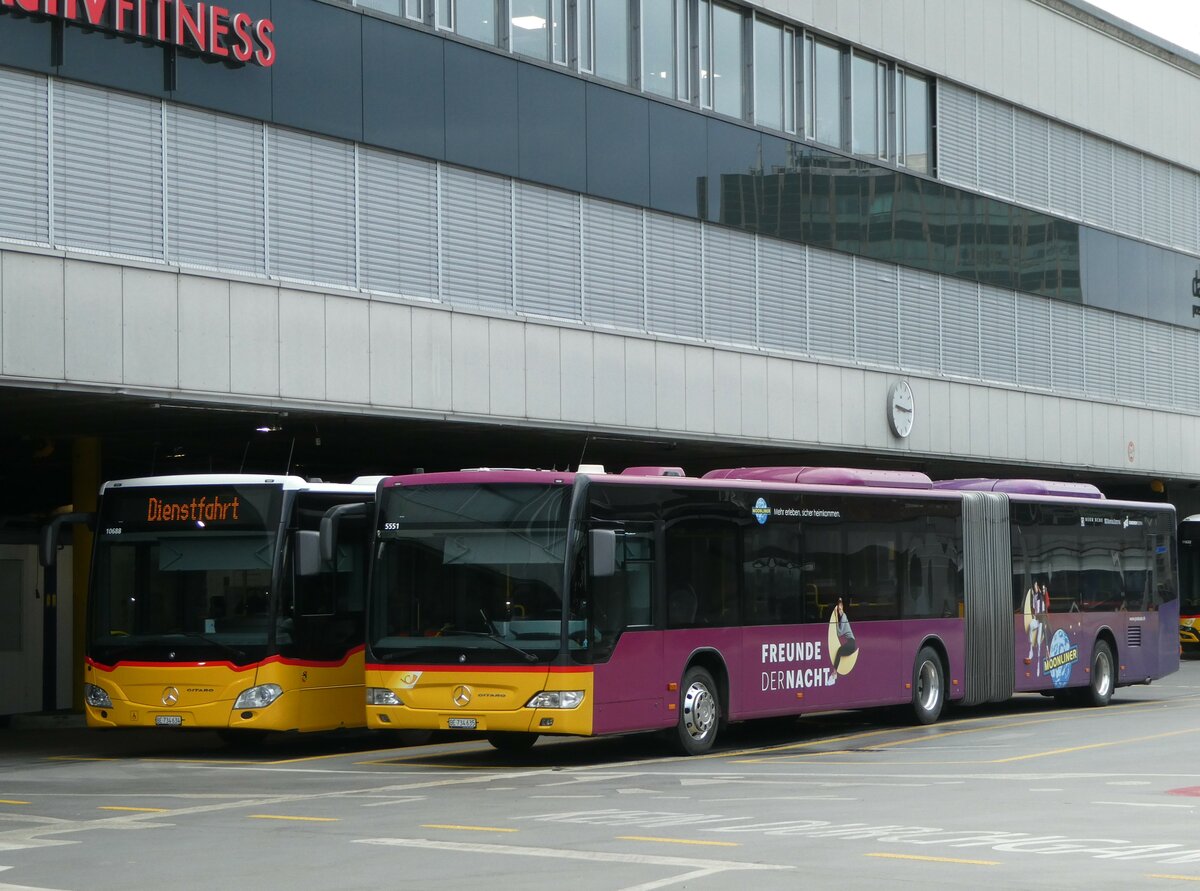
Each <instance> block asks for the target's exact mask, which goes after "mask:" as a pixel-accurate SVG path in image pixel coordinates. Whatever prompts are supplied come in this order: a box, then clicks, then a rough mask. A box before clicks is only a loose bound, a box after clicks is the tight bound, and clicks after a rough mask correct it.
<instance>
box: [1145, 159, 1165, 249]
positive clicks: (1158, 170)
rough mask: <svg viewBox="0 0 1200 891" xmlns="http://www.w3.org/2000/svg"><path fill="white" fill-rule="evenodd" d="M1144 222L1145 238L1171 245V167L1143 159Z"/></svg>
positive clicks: (1162, 162) (1156, 160)
mask: <svg viewBox="0 0 1200 891" xmlns="http://www.w3.org/2000/svg"><path fill="white" fill-rule="evenodd" d="M1142 183H1143V187H1142V222H1143V226H1144V231H1145V236H1146V237H1147V238H1149V239H1151V240H1152V241H1157V242H1159V243H1160V244H1171V243H1172V242H1171V165H1170V164H1167V163H1166V162H1165V161H1160V160H1158V159H1157V158H1149V157H1144V158H1142Z"/></svg>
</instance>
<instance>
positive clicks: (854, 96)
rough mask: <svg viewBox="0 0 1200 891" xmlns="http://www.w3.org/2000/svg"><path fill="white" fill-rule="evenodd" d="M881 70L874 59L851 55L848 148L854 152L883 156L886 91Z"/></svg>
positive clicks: (856, 54)
mask: <svg viewBox="0 0 1200 891" xmlns="http://www.w3.org/2000/svg"><path fill="white" fill-rule="evenodd" d="M883 70H884V69H881V67H880V66H879V64H878V63H877V62H876V60H875V59H872V58H869V57H867V56H860V55H859V54H858V53H855V54H854V57H853V62H852V63H851V72H852V74H851V84H850V86H851V93H850V104H851V107H852V108H853V110H854V115H853V126H852V131H853V132H852V134H851V140H850V150H851V151H852V152H854V154H856V155H870V156H872V157H882V156H883V155H884V154H885V152H883V151H881V148H882V147H883V137H884V133H885V130H884V128H883V127H882V126H881V125H880V110H881V109H882V108H883V107H884V102H885V97H886V90H885V89H884V88H883V85H882V84H881V82H880V76H881V73H882V71H883Z"/></svg>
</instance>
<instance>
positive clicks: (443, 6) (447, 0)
mask: <svg viewBox="0 0 1200 891" xmlns="http://www.w3.org/2000/svg"><path fill="white" fill-rule="evenodd" d="M434 3H435V4H436V6H435V7H434V20H435V24H436V25H437V26H438V27H439V28H441V29H442V30H443V31H451V30H453V29H454V7H453V6H452V4H451V0H434Z"/></svg>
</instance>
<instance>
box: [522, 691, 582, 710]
mask: <svg viewBox="0 0 1200 891" xmlns="http://www.w3.org/2000/svg"><path fill="white" fill-rule="evenodd" d="M582 704H583V691H582V690H553V691H550V690H545V691H543V692H541V693H538V694H537V695H536V696H534V697H533V698H532V699H531V700H529V702H527V703H525V707H526V708H579V706H580V705H582Z"/></svg>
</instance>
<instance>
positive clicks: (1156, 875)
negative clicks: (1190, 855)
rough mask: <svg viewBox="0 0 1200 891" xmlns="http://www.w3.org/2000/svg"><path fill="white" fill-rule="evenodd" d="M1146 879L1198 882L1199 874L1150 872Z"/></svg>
mask: <svg viewBox="0 0 1200 891" xmlns="http://www.w3.org/2000/svg"><path fill="white" fill-rule="evenodd" d="M1146 878H1148V879H1167V880H1168V881H1172V882H1200V876H1173V875H1168V874H1167V873H1153V872H1152V873H1150V874H1149V875H1147V876H1146Z"/></svg>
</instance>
